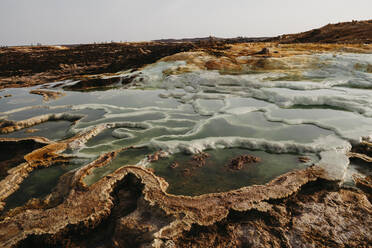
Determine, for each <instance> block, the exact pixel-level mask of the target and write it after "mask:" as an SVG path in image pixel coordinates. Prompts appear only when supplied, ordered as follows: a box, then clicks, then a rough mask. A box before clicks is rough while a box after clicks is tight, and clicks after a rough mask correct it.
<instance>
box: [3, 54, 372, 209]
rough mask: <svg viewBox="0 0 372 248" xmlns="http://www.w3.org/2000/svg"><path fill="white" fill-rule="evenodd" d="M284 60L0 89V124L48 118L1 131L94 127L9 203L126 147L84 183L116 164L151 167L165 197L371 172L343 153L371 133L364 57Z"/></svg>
mask: <svg viewBox="0 0 372 248" xmlns="http://www.w3.org/2000/svg"><path fill="white" fill-rule="evenodd" d="M308 57H311V59H316V60H317V61H318V63H317V65H318V66H316V67H310V66H309V67H306V66H305V67H299V65H298V61H299V59H303V60H301V61H307V60H306V59H304V58H308ZM241 59H243V60H244V58H241ZM285 63H287V65H288V68H289V69H288V70H287V71H283V70H281V71H278V70H271V71H266V72H254V71H252V72H249V73H248V72H247V73H240V74H235V75H228V74H221V73H220V72H218V71H213V70H202V69H198V70H196V69H195V70H193V71H187V72H184V73H177V71H179V70H177V68H179V67H180V66H181V67H182V66H183V67H184V66H187V65H186V62H185V61H168V62H164V61H160V62H157V63H155V64H152V65H148V66H146V67H145V68H143V69H141V70H138V71H134V72H130V71H124V72H121V73H118V74H116V75H115V77H118V76H119V77H129V76H130V77H134V78H135V79H134V81H132V83H131V84H130V85H126V86H123V85H121V84H120V83H118V84H117V85H114V86H113V87H111V88H109V89H105V88H103V89H101V90H96V91H68V90H64V87H66V86H67V85H73V84H74V83H76V81H75V82H74V81H64V82H58V83H53V84H46V85H42V86H38V87H32V88H19V89H5V90H3V91H1V92H0V95H1V96H5V95H11V97H2V98H1V99H0V118H1V119H2V120H8V121H15V122H19V121H22V120H27V119H31V118H34V119H40V118H44V119H46V120H47V121H43V122H42V123H40V124H37V125H33V126H29V127H26V128H22V129H20V130H17V131H15V132H11V133H6V134H1V135H0V138H25V137H33V136H41V137H45V138H48V139H49V140H51V141H59V140H63V139H66V138H70V137H73V136H74V135H76V134H78V133H79V132H83V131H87V130H89V129H92V128H93V127H97V126H102V127H103V128H102V131H101V132H100V133H98V134H97V135H96V136H95V137H93V138H91V139H89V140H88V141H87V142H86V143H85V144H81V145H79V146H78V147H76V148H75V149H70V150H68V151H67V152H65V153H66V154H68V155H70V156H73V157H74V159H73V160H72V161H71V164H70V165H63V167H59V166H60V165H58V164H57V165H54V166H52V167H50V168H46V169H38V170H35V171H33V172H32V173H31V174H30V175H29V177H28V178H27V179H25V181H24V182H23V183H22V184H21V185H20V189H19V190H18V191H16V192H15V193H14V195H13V196H11V197H9V198H8V200H7V205H9V206H17V205H22V204H24V203H25V202H26V201H27V200H28V199H30V198H32V197H43V196H45V195H47V194H48V193H50V192H51V191H52V189H53V187H54V186H55V185H56V184H57V181H58V180H59V178H60V177H61V176H62V175H63V174H64V173H67V172H68V171H73V170H76V169H78V168H80V167H81V166H84V165H85V164H87V163H89V162H91V161H93V160H94V159H96V158H97V157H98V156H100V155H102V154H104V153H106V152H110V151H115V150H118V149H122V148H128V147H133V148H129V149H127V150H124V151H121V152H119V154H118V155H117V156H116V157H115V158H114V160H113V161H112V162H111V163H109V164H108V165H105V166H103V167H100V168H96V169H94V170H93V171H92V172H91V173H90V174H89V175H88V176H86V178H85V179H84V180H85V183H86V184H87V185H91V184H94V183H95V182H97V181H98V180H99V179H100V178H102V177H104V176H106V175H108V174H110V173H111V172H113V171H115V170H116V169H118V168H120V167H122V166H126V165H138V166H143V167H146V168H149V169H150V170H152V171H154V173H155V174H156V175H158V176H160V177H163V178H164V179H165V180H166V181H167V182H168V183H169V187H168V193H171V194H182V195H201V194H205V193H213V192H223V191H228V190H232V189H237V188H240V187H244V186H249V185H254V184H265V183H267V182H269V181H270V180H272V179H273V178H275V177H277V176H279V175H281V174H284V173H286V172H288V171H291V170H296V169H302V168H305V167H307V166H310V165H313V164H316V165H319V166H321V167H323V168H324V169H325V170H326V171H327V172H328V173H329V175H330V176H331V177H334V178H335V179H337V180H340V181H342V182H345V183H350V182H351V174H353V173H356V174H362V175H366V174H371V171H370V170H366V169H365V167H363V169H361V168H362V167H361V166H360V165H358V164H355V163H350V161H349V159H348V157H347V155H346V154H347V152H348V151H349V150H350V149H351V145H352V144H354V143H358V142H359V141H360V140H361V138H362V137H366V136H370V135H371V134H372V118H371V117H372V73H370V72H368V71H366V69H365V68H367V65H370V64H372V56H371V55H366V54H350V53H342V54H337V55H334V54H315V55H301V56H297V58H296V59H293V61H291V60H286V61H285ZM303 63H305V62H303ZM172 71H175V73H170V72H172ZM107 77H113V76H112V75H111V76H107ZM40 87H41V88H43V89H46V90H51V91H59V92H63V93H65V95H64V96H62V97H60V98H58V99H55V100H53V99H51V100H49V101H45V100H43V97H42V96H40V95H33V94H30V93H29V92H30V91H31V90H33V89H39V88H40ZM158 151H161V153H162V154H163V156H161V158H159V159H158V160H156V161H153V162H151V161H150V160H149V159H148V158H149V156H150V157H151V155H152V154H154V153H156V152H158ZM202 152H204V153H207V154H208V157H207V158H206V159H205V163H204V164H203V165H198V164H195V163H194V162H195V161H194V162H193V156H194V155H195V154H201V153H202ZM247 154H249V155H252V156H256V157H259V158H260V161H259V162H257V163H246V164H244V166H243V168H241V169H240V170H232V169H230V168H229V166H228V164H229V163H230V161H231V160H232V159H234V158H236V157H239V156H241V155H247ZM300 157H306V161H302V162H301V161H300V160H301V159H300ZM175 163H176V164H177V166H173V167H175V168H172V164H175ZM351 172H352V173H351Z"/></svg>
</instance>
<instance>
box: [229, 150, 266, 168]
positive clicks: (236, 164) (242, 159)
mask: <svg viewBox="0 0 372 248" xmlns="http://www.w3.org/2000/svg"><path fill="white" fill-rule="evenodd" d="M259 162H261V158H259V157H255V156H252V155H249V154H246V155H240V156H238V157H236V158H233V159H232V160H231V161H230V163H229V164H228V167H229V168H230V169H232V170H241V169H243V167H244V165H246V164H250V163H259Z"/></svg>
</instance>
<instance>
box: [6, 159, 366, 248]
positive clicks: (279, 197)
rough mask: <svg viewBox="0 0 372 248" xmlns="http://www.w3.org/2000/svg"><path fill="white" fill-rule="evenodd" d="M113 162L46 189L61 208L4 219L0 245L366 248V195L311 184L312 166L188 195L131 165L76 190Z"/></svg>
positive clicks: (316, 180) (314, 178)
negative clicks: (169, 190) (261, 180)
mask: <svg viewBox="0 0 372 248" xmlns="http://www.w3.org/2000/svg"><path fill="white" fill-rule="evenodd" d="M114 157H115V153H107V154H104V155H102V156H101V157H100V158H98V159H97V160H96V161H94V162H92V163H91V164H88V165H87V166H85V167H83V168H82V169H80V170H78V171H77V172H76V173H74V174H73V175H70V178H71V179H70V180H63V181H61V182H60V184H63V183H64V184H65V185H63V187H57V188H59V191H60V189H62V188H64V189H65V188H66V187H68V188H69V193H68V194H66V193H64V194H59V193H58V192H59V191H58V190H57V191H55V192H54V193H52V195H63V196H64V198H63V199H61V201H60V204H58V205H56V206H53V207H48V203H47V202H46V203H44V207H43V208H33V207H31V205H29V206H28V207H27V206H26V207H23V209H22V211H13V212H12V211H11V212H10V213H9V215H11V217H10V216H9V217H6V216H4V217H3V220H2V221H1V222H0V230H1V232H0V244H1V245H2V246H3V247H11V246H13V245H15V246H26V247H28V246H50V245H54V246H64V247H91V246H92V245H93V244H95V245H97V244H100V245H101V246H103V247H113V246H116V247H137V246H143V247H150V246H153V247H242V246H254V247H268V246H272V247H308V245H309V244H310V245H311V246H314V247H324V246H335V247H347V246H358V245H359V246H361V247H363V246H364V247H366V246H367V245H368V244H369V243H370V242H372V236H371V233H372V232H371V231H372V230H371V227H372V225H371V224H372V217H371V216H372V215H371V214H372V206H371V203H370V202H369V201H368V199H367V198H366V195H364V194H363V193H361V192H359V191H357V190H351V189H343V188H337V186H335V185H336V184H334V183H332V182H331V181H327V180H323V179H320V176H321V175H322V174H323V171H322V170H321V169H320V168H318V167H309V168H307V169H305V170H300V171H294V172H290V173H287V174H285V175H283V176H280V177H278V178H277V179H275V180H273V181H271V182H269V183H268V184H266V185H257V186H250V187H244V188H241V189H238V190H233V191H229V192H225V193H214V194H206V195H201V196H197V197H187V196H175V195H170V194H167V193H166V192H165V191H166V189H167V186H168V185H167V183H166V182H165V181H164V180H163V179H161V178H159V177H157V176H156V175H154V174H153V173H152V172H151V171H149V170H147V169H145V168H141V167H137V166H125V167H122V168H120V169H118V170H117V171H115V172H114V173H112V174H110V175H108V176H106V177H104V178H102V179H101V180H99V181H98V182H96V183H94V184H92V185H91V186H89V187H88V186H87V185H85V184H84V180H83V179H84V177H85V176H86V175H87V173H88V171H89V170H91V169H92V168H96V167H100V166H104V165H105V164H107V163H109V162H110V161H111V160H112V159H113V158H114ZM66 182H67V184H68V185H66ZM50 198H51V196H49V197H46V199H50ZM335 227H337V228H335ZM258 234H259V235H258Z"/></svg>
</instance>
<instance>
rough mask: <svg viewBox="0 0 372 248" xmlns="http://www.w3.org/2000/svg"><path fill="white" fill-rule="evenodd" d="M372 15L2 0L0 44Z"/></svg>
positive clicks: (309, 8) (335, 0)
mask: <svg viewBox="0 0 372 248" xmlns="http://www.w3.org/2000/svg"><path fill="white" fill-rule="evenodd" d="M352 19H356V20H365V19H372V0H307V1H303V0H256V1H250V0H230V1H228V0H130V1H128V0H0V45H19V44H26V45H27V44H31V43H33V44H36V43H38V42H40V43H42V44H75V43H91V42H95V41H96V42H100V41H111V40H114V41H144V40H153V39H161V38H185V37H205V36H209V35H213V36H218V37H236V36H247V37H254V36H274V35H279V34H284V33H295V32H301V31H306V30H308V29H312V28H317V27H320V26H323V25H325V24H328V23H335V22H340V21H350V20H352Z"/></svg>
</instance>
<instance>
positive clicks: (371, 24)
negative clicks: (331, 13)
mask: <svg viewBox="0 0 372 248" xmlns="http://www.w3.org/2000/svg"><path fill="white" fill-rule="evenodd" d="M267 41H278V42H280V43H359V44H360V43H368V44H370V43H372V20H367V21H351V22H340V23H337V24H328V25H326V26H324V27H321V28H316V29H312V30H310V31H307V32H303V33H298V34H287V35H281V36H278V37H274V38H269V39H268V40H267Z"/></svg>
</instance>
